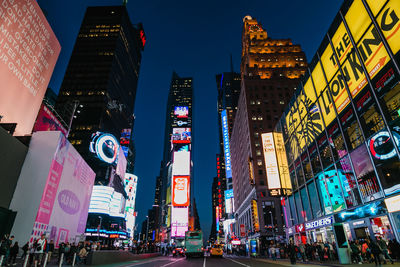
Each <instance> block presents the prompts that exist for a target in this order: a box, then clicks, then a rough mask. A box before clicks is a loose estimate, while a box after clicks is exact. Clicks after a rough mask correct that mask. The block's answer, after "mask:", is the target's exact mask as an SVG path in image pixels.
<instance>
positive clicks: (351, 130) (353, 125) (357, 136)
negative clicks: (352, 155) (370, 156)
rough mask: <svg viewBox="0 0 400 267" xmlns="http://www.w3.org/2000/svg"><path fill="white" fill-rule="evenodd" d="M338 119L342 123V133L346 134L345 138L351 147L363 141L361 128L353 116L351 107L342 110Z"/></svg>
mask: <svg viewBox="0 0 400 267" xmlns="http://www.w3.org/2000/svg"><path fill="white" fill-rule="evenodd" d="M340 121H341V123H342V125H343V131H344V134H345V135H347V138H348V140H349V142H350V145H351V148H356V147H358V146H359V145H361V144H362V143H364V138H363V136H362V133H361V129H360V127H359V125H358V122H357V120H356V117H355V116H354V112H353V109H352V108H349V109H348V110H347V111H345V112H343V115H342V116H341V117H340Z"/></svg>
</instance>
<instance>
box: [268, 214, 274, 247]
mask: <svg viewBox="0 0 400 267" xmlns="http://www.w3.org/2000/svg"><path fill="white" fill-rule="evenodd" d="M269 214H270V215H271V226H272V227H271V231H272V239H273V240H274V243H275V233H274V217H273V216H272V211H269Z"/></svg>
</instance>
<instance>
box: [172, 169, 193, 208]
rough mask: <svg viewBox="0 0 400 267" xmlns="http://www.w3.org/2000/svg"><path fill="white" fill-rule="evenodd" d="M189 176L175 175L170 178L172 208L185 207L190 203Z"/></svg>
mask: <svg viewBox="0 0 400 267" xmlns="http://www.w3.org/2000/svg"><path fill="white" fill-rule="evenodd" d="M189 189H190V176H189V175H176V176H173V177H172V206H174V207H178V206H180V207H185V206H189V202H190V195H189Z"/></svg>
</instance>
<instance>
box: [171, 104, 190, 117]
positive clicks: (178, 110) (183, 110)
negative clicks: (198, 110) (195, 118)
mask: <svg viewBox="0 0 400 267" xmlns="http://www.w3.org/2000/svg"><path fill="white" fill-rule="evenodd" d="M174 115H175V116H176V117H178V118H187V117H188V116H189V107H187V106H178V107H175V108H174Z"/></svg>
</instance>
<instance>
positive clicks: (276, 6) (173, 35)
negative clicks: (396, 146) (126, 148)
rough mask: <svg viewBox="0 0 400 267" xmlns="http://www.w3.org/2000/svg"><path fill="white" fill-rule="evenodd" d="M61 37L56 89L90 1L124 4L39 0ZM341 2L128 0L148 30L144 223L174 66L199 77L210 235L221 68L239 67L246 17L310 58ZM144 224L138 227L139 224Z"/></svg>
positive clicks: (140, 140)
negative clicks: (299, 48) (289, 42)
mask: <svg viewBox="0 0 400 267" xmlns="http://www.w3.org/2000/svg"><path fill="white" fill-rule="evenodd" d="M38 3H39V5H40V6H41V8H42V9H43V10H44V12H45V14H46V16H47V19H48V21H49V23H50V25H51V27H52V28H53V31H54V33H55V34H56V36H57V38H58V40H59V42H60V44H61V47H62V49H61V54H60V57H59V59H58V62H57V65H56V67H55V69H54V73H53V76H52V79H51V81H50V85H49V87H51V88H52V89H53V90H54V91H55V92H56V93H58V91H59V89H60V86H61V83H62V80H63V76H64V73H65V70H66V68H67V64H68V61H69V58H70V56H71V53H72V49H73V45H74V43H75V39H76V37H77V35H78V32H79V28H80V25H81V22H82V20H83V16H84V13H85V10H86V7H87V6H96V5H120V4H122V0H121V1H111V0H97V1H95V0H84V1H82V0H68V1H61V0H39V1H38ZM341 3H342V1H341V0H337V1H330V0H322V1H321V0H309V1H296V0H291V1H290V0H281V1H276V0H275V1H272V0H269V1H265V0H264V1H262V0H259V1H254V0H247V1H232V0H220V1H215V0H203V1H175V0H172V1H165V0H157V1H156V0H153V1H150V0H147V1H133V0H130V1H129V2H128V5H127V8H128V11H129V15H130V18H131V21H132V23H133V24H136V23H138V22H142V23H143V26H144V30H145V33H146V37H147V43H146V47H145V50H144V53H143V58H142V66H141V70H140V76H139V84H138V90H137V97H136V104H135V115H136V122H135V129H134V138H135V144H136V167H135V174H136V175H137V176H138V177H139V184H138V194H137V198H136V205H137V210H138V212H139V218H138V220H137V223H138V224H141V222H142V221H143V220H144V219H145V216H146V214H147V209H149V208H151V206H152V204H153V201H154V187H155V178H156V176H157V175H158V173H159V167H160V161H161V157H162V150H163V148H162V145H163V133H164V123H165V110H166V102H167V96H168V90H169V85H170V82H171V76H172V71H173V70H175V71H176V72H177V73H178V74H179V75H180V76H181V77H190V76H191V77H193V78H194V115H193V116H194V126H193V130H194V138H195V140H193V142H194V147H193V151H194V158H193V161H194V171H195V174H194V179H195V197H196V202H197V205H198V210H199V215H200V222H201V227H202V229H203V231H204V232H205V238H208V235H209V232H210V227H211V218H212V214H211V184H212V178H213V177H214V176H216V168H215V154H216V153H218V130H219V129H218V128H217V90H216V82H215V75H216V74H217V73H221V72H224V71H225V72H227V71H230V63H229V55H230V53H232V55H233V63H234V68H235V71H239V70H240V55H241V34H242V18H243V17H244V16H245V15H251V16H252V17H253V18H256V19H258V21H259V22H260V23H261V24H262V26H263V27H264V29H266V30H267V33H268V36H270V37H271V38H291V39H292V40H293V42H294V43H297V44H300V45H301V46H302V48H303V50H304V51H305V53H306V56H307V59H308V61H309V60H311V59H312V57H313V56H314V54H315V52H316V49H317V48H318V46H319V45H320V43H321V41H322V38H323V36H324V35H325V33H326V32H327V30H328V27H329V26H330V24H331V22H332V21H333V18H334V16H335V15H336V13H337V12H338V10H339V7H340V5H341ZM139 227H140V226H139Z"/></svg>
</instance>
